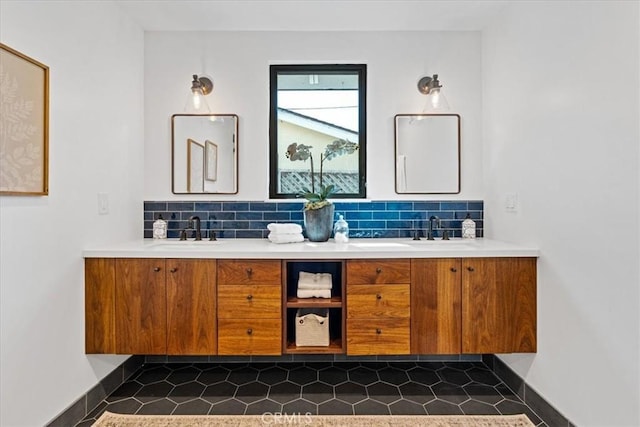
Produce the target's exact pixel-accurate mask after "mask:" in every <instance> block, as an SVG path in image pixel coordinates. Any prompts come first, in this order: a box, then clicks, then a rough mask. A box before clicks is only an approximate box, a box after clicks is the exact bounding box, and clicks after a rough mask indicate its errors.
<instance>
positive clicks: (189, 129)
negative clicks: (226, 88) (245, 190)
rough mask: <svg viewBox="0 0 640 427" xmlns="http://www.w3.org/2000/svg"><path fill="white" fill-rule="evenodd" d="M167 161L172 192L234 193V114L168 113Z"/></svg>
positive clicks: (236, 172) (236, 146) (236, 176)
mask: <svg viewBox="0 0 640 427" xmlns="http://www.w3.org/2000/svg"><path fill="white" fill-rule="evenodd" d="M171 161H172V165H171V191H172V192H173V193H174V194H203V193H206V194H209V193H219V194H236V193H237V192H238V116H237V115H235V114H174V115H173V116H171Z"/></svg>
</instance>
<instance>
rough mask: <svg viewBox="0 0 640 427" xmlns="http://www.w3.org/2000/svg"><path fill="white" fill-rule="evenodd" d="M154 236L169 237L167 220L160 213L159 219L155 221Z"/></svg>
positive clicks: (156, 237) (157, 237)
mask: <svg viewBox="0 0 640 427" xmlns="http://www.w3.org/2000/svg"><path fill="white" fill-rule="evenodd" d="M153 238H154V239H166V238H167V221H165V220H164V219H162V215H158V219H157V220H155V221H154V222H153Z"/></svg>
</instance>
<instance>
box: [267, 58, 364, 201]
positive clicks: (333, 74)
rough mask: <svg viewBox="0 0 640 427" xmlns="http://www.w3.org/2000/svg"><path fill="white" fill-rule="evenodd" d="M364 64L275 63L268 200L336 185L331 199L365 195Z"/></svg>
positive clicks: (271, 100)
mask: <svg viewBox="0 0 640 427" xmlns="http://www.w3.org/2000/svg"><path fill="white" fill-rule="evenodd" d="M366 74H367V66H366V65H363V64H338V65H335V64H321V65H309V64H305V65H272V66H271V67H270V108H269V155H270V162H269V164H270V168H269V169H270V170H269V197H270V198H273V199H282V198H294V197H297V196H298V195H299V194H300V193H301V192H303V191H305V190H308V191H311V192H319V191H320V187H321V186H328V185H333V186H334V191H335V194H334V195H333V196H331V197H332V198H364V197H366Z"/></svg>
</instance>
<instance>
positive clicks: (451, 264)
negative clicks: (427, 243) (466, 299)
mask: <svg viewBox="0 0 640 427" xmlns="http://www.w3.org/2000/svg"><path fill="white" fill-rule="evenodd" d="M461 279H462V268H461V260H460V259H455V258H428V259H426V258H425V259H412V260H411V353H412V354H459V353H461V349H462V293H461V285H460V283H461Z"/></svg>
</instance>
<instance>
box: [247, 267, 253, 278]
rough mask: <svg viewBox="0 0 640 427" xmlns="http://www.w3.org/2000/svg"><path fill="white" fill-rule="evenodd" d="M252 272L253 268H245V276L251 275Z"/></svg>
mask: <svg viewBox="0 0 640 427" xmlns="http://www.w3.org/2000/svg"><path fill="white" fill-rule="evenodd" d="M252 274H253V270H252V269H251V268H247V277H251V275H252Z"/></svg>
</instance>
